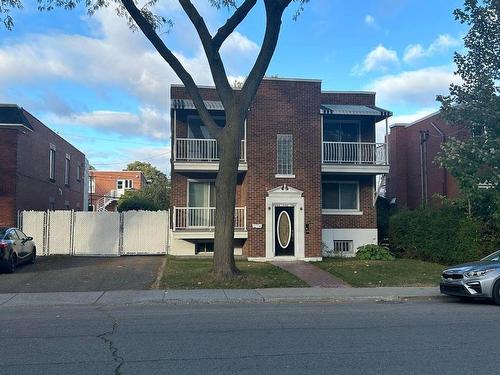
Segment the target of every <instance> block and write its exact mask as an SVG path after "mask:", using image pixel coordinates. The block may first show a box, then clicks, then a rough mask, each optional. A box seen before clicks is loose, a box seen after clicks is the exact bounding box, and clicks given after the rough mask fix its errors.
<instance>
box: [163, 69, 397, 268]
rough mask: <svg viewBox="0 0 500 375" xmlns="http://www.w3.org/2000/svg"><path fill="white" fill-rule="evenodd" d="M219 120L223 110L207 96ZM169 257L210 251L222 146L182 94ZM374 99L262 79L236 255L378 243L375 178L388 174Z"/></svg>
mask: <svg viewBox="0 0 500 375" xmlns="http://www.w3.org/2000/svg"><path fill="white" fill-rule="evenodd" d="M200 90H201V93H202V96H203V99H204V100H205V101H206V102H205V103H206V106H207V108H208V109H209V110H210V112H211V113H212V116H213V117H214V119H215V120H216V122H221V123H223V122H224V108H223V106H222V103H221V102H220V101H219V98H218V96H217V93H216V90H215V89H214V88H213V87H204V88H201V89H200ZM171 108H172V110H171V120H172V121H171V126H172V129H171V134H172V146H173V150H172V160H171V165H172V169H171V170H172V180H171V205H172V242H171V250H170V252H171V254H174V255H175V254H178V255H187V254H193V255H194V254H196V253H197V252H203V251H211V250H213V238H214V232H213V229H214V219H215V215H214V213H215V190H214V189H215V188H214V181H215V177H216V173H217V170H218V151H217V142H216V141H215V140H214V139H211V137H210V136H209V134H208V131H207V129H206V127H205V126H204V125H203V123H202V122H201V121H200V119H199V117H198V115H197V111H196V110H195V108H194V105H193V102H192V100H190V97H189V95H188V94H187V91H186V89H185V88H184V87H183V86H172V88H171ZM391 115H392V114H391V112H389V111H386V110H384V109H381V108H378V107H376V106H375V93H373V92H324V91H321V81H318V80H301V79H277V78H266V79H264V80H263V82H262V83H261V85H260V88H259V90H258V92H257V95H256V98H255V100H254V102H253V104H252V106H251V108H250V110H249V112H248V116H247V120H246V125H245V132H244V135H243V137H242V140H241V158H240V163H239V168H238V169H239V171H238V172H239V174H238V186H237V198H236V201H237V202H236V206H237V208H236V212H235V252H236V254H243V255H245V256H247V257H249V258H250V259H274V258H278V257H279V258H280V259H283V260H286V259H305V260H319V259H321V257H322V256H323V254H325V252H328V253H330V254H331V252H336V253H337V254H345V255H354V253H355V251H356V249H357V247H359V246H361V245H365V244H369V243H377V221H376V211H375V207H374V202H375V199H376V191H377V189H376V181H377V179H376V176H377V175H381V174H386V173H388V172H389V164H388V160H387V154H386V145H385V144H383V143H376V141H375V123H376V122H378V121H381V120H384V119H387V118H388V117H389V116H391Z"/></svg>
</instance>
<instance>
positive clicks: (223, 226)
mask: <svg viewBox="0 0 500 375" xmlns="http://www.w3.org/2000/svg"><path fill="white" fill-rule="evenodd" d="M231 121H232V123H231ZM229 124H231V125H229ZM243 127H244V119H242V120H231V119H230V117H228V118H227V123H226V127H225V128H224V131H223V133H222V134H221V136H220V137H219V139H218V147H219V157H220V161H219V172H218V173H217V179H216V180H215V189H216V204H215V206H216V210H215V241H214V264H213V271H214V273H215V274H216V275H219V276H221V277H223V278H229V277H232V276H234V275H236V274H238V273H239V270H238V269H237V268H236V264H235V261H234V216H235V205H236V183H237V179H238V164H239V160H240V148H241V134H242V133H243V131H242V129H243Z"/></svg>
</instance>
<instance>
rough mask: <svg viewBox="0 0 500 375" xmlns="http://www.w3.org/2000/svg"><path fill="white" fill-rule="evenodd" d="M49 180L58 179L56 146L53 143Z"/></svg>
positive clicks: (50, 153)
mask: <svg viewBox="0 0 500 375" xmlns="http://www.w3.org/2000/svg"><path fill="white" fill-rule="evenodd" d="M49 180H50V181H55V180H56V148H55V147H53V146H52V145H51V147H50V150H49Z"/></svg>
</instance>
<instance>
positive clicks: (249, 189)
mask: <svg viewBox="0 0 500 375" xmlns="http://www.w3.org/2000/svg"><path fill="white" fill-rule="evenodd" d="M202 96H203V98H204V100H212V101H217V100H219V99H218V96H217V93H216V91H215V90H214V89H213V88H212V89H210V88H204V89H202ZM171 98H172V99H189V95H188V94H187V92H186V90H185V88H184V87H179V86H174V87H172V89H171ZM323 103H327V104H351V105H352V104H357V105H366V106H373V105H374V104H375V94H374V93H341V92H322V91H321V82H320V81H314V80H281V79H265V80H264V81H263V82H262V84H261V86H260V88H259V90H258V92H257V95H256V98H255V100H254V102H253V104H252V106H251V108H250V110H249V113H248V116H247V124H246V165H247V168H246V170H245V171H241V172H240V174H239V179H238V187H237V201H236V206H239V207H246V212H247V231H248V238H247V239H246V241H244V244H243V255H246V256H248V257H265V256H266V228H265V223H266V212H267V209H268V208H267V207H266V197H267V192H268V191H269V190H271V189H274V188H276V187H279V186H283V185H284V184H286V185H287V186H290V187H292V188H294V189H298V190H301V191H303V198H304V224H305V228H307V230H306V231H305V239H304V241H305V242H304V247H305V257H306V258H318V257H321V256H322V229H328V228H362V229H373V228H376V211H375V209H374V206H373V184H374V176H375V175H356V174H354V175H349V176H345V175H338V174H337V175H336V174H332V173H322V160H321V158H322V129H321V126H322V119H321V117H322V115H321V113H320V108H321V104H323ZM173 112H174V111H173ZM191 114H196V112H195V110H186V109H183V110H177V111H175V121H174V113H172V139H173V142H174V135H175V136H176V137H177V138H183V137H186V136H187V121H186V119H187V116H189V115H191ZM342 118H344V119H345V118H349V117H348V116H344V117H342ZM357 119H359V120H360V130H361V133H360V138H361V141H362V142H375V122H374V120H373V119H369V118H367V117H358V118H357ZM175 124H176V128H175V129H174V128H173V126H174V125H175ZM278 134H291V135H292V136H293V174H294V177H293V178H280V177H277V176H276V174H277V135H278ZM215 176H216V174H215V172H196V173H193V172H178V171H177V172H176V170H175V161H174V158H172V181H171V204H172V206H177V207H182V206H186V205H187V197H186V196H187V180H188V179H190V178H192V179H215ZM346 178H347V179H349V180H354V181H359V187H360V189H359V202H360V211H362V215H323V214H322V203H321V202H322V201H321V188H322V180H339V181H340V180H345V179H346Z"/></svg>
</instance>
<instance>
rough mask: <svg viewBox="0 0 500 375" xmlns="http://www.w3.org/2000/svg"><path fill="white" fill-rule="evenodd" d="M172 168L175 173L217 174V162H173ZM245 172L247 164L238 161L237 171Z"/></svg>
mask: <svg viewBox="0 0 500 375" xmlns="http://www.w3.org/2000/svg"><path fill="white" fill-rule="evenodd" d="M173 167H174V171H176V172H217V171H218V170H219V162H209V161H179V160H175V161H174V165H173ZM247 170H248V164H247V163H246V162H243V161H240V163H239V164H238V171H239V172H246V171H247Z"/></svg>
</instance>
